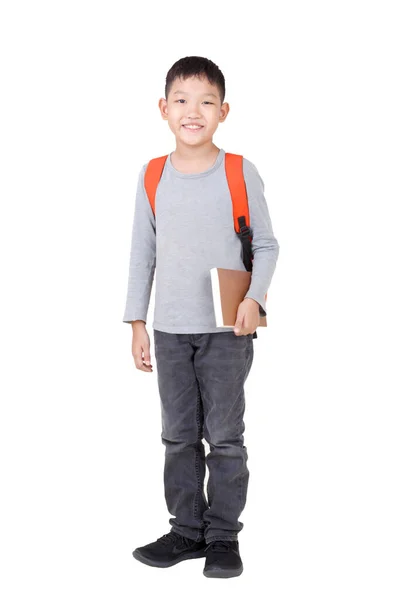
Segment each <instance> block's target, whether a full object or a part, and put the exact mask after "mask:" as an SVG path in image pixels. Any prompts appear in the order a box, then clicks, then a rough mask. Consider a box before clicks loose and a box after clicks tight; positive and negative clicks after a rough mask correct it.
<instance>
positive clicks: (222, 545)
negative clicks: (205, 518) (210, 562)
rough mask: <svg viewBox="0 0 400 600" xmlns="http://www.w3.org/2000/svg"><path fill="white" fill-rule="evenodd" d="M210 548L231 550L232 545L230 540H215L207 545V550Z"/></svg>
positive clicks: (223, 550) (221, 550)
mask: <svg viewBox="0 0 400 600" xmlns="http://www.w3.org/2000/svg"><path fill="white" fill-rule="evenodd" d="M209 548H211V550H212V551H213V552H229V550H231V548H232V545H231V543H230V542H229V541H228V540H214V541H213V542H210V543H209V544H208V545H207V547H206V550H208V549H209Z"/></svg>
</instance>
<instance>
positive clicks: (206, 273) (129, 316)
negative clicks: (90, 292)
mask: <svg viewBox="0 0 400 600" xmlns="http://www.w3.org/2000/svg"><path fill="white" fill-rule="evenodd" d="M147 164H148V163H146V164H145V165H144V166H143V167H142V169H141V171H140V175H139V181H138V186H137V193H136V204H135V213H134V219H133V228H132V241H131V253H130V264H129V280H128V292H127V298H126V306H125V313H124V316H123V322H124V323H130V322H131V321H135V320H137V319H140V320H143V321H147V312H148V306H149V301H150V295H151V290H152V285H153V279H154V273H155V274H156V276H155V304H154V320H153V324H152V326H153V328H154V329H157V330H159V331H164V332H167V333H213V332H219V331H225V332H226V331H229V329H226V328H222V327H216V321H215V313H214V307H213V299H212V288H211V276H210V269H211V268H213V267H221V268H225V269H241V270H243V271H245V270H246V269H245V266H244V264H243V261H242V258H241V250H242V246H241V242H240V239H239V238H238V236H237V234H236V232H235V229H234V222H233V213H232V199H231V195H230V192H229V188H228V182H227V178H226V173H225V151H224V150H223V149H222V148H221V149H220V151H219V154H218V156H217V159H216V162H215V163H214V165H213V166H212V167H210V168H209V169H207V170H206V171H203V172H201V173H182V172H180V171H178V170H177V169H175V167H174V166H173V165H172V162H171V154H169V155H168V158H167V160H166V162H165V166H164V170H163V173H162V176H161V179H160V182H159V184H158V188H157V193H156V211H155V212H156V217H154V215H153V211H152V209H151V206H150V203H149V200H148V197H147V194H146V191H145V188H144V173H145V170H146V167H147ZM243 174H244V178H245V183H246V189H247V196H248V203H249V212H250V227H251V229H252V232H253V234H252V237H253V240H252V246H253V255H254V260H253V271H252V277H251V284H250V287H249V289H248V292H247V294H246V298H253V299H254V300H256V301H257V302H258V303H259V304H260V305H261V306H262V307H263V308H264V310H265V308H266V307H265V298H264V296H265V294H266V292H267V290H268V287H269V285H270V283H271V279H272V276H273V273H274V271H275V267H276V261H277V258H278V254H279V244H278V242H277V240H276V238H275V236H274V233H273V230H272V224H271V219H270V216H269V211H268V207H267V203H266V200H265V197H264V183H263V181H262V179H261V177H260V175H259V173H258V171H257V169H256V167H255V166H254V165H253V163H251V162H250V161H249V160H247V159H246V158H243ZM156 265H157V266H156ZM232 329H233V327H232Z"/></svg>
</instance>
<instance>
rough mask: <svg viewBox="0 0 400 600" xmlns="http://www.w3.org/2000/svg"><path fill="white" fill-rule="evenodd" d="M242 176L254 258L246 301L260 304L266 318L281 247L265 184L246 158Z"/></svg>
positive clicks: (261, 311)
mask: <svg viewBox="0 0 400 600" xmlns="http://www.w3.org/2000/svg"><path fill="white" fill-rule="evenodd" d="M243 174H244V178H245V182H246V189H247V197H248V203H249V213H250V228H251V230H252V233H253V235H252V238H253V239H252V246H253V256H254V259H253V271H252V275H251V284H250V287H249V289H248V291H247V294H246V296H245V298H252V299H253V300H255V301H256V302H258V304H259V305H260V307H261V309H260V315H261V316H265V314H266V312H265V294H266V293H267V290H268V288H269V285H270V283H271V279H272V276H273V274H274V271H275V267H276V261H277V259H278V255H279V244H278V241H277V239H276V237H275V236H274V233H273V230H272V223H271V218H270V215H269V211H268V206H267V202H266V200H265V197H264V182H263V180H262V179H261V177H260V175H259V173H258V171H257V169H256V167H255V166H254V165H253V163H251V162H250V161H249V160H246V159H245V158H243Z"/></svg>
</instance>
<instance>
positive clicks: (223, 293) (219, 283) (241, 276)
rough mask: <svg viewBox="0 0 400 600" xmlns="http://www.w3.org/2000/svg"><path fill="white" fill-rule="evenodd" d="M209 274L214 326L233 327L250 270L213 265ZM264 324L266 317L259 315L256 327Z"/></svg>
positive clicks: (246, 287)
mask: <svg viewBox="0 0 400 600" xmlns="http://www.w3.org/2000/svg"><path fill="white" fill-rule="evenodd" d="M210 274H211V286H212V294H213V301H214V312H215V320H216V326H217V327H230V328H231V327H234V325H235V322H236V316H237V311H238V308H239V304H240V303H241V302H242V301H243V300H244V297H245V295H246V294H247V291H248V289H249V287H250V283H251V271H240V270H238V269H222V268H220V267H214V268H213V269H210ZM266 326H267V318H266V317H261V318H260V324H259V325H258V327H266Z"/></svg>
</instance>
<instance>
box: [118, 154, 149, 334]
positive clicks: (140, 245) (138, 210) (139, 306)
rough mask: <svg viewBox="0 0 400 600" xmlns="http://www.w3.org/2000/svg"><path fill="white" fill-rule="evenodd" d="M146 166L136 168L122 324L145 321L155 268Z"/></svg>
mask: <svg viewBox="0 0 400 600" xmlns="http://www.w3.org/2000/svg"><path fill="white" fill-rule="evenodd" d="M146 166H147V165H144V166H143V168H142V170H141V171H140V174H139V180H138V184H137V191H136V202H135V214H134V218H133V227H132V239H131V252H130V262H129V278H128V291H127V297H126V305H125V312H124V316H123V322H124V323H132V321H143V322H144V323H146V320H147V311H148V307H149V301H150V295H151V289H152V285H153V278H154V271H155V267H156V222H155V217H154V215H153V211H152V209H151V206H150V203H149V200H148V198H147V194H146V191H145V189H144V173H145V170H146Z"/></svg>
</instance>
